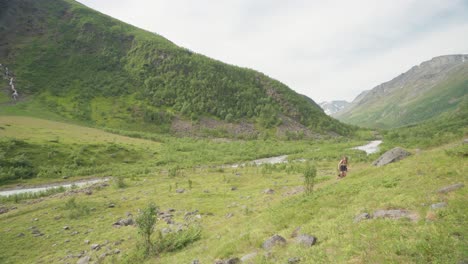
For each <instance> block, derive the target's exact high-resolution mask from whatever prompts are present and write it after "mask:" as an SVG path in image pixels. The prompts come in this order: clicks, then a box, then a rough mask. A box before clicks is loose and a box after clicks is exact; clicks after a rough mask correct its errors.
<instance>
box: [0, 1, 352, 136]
mask: <svg viewBox="0 0 468 264" xmlns="http://www.w3.org/2000/svg"><path fill="white" fill-rule="evenodd" d="M0 35H1V36H2V38H1V40H0V63H3V64H4V65H8V66H9V68H10V70H11V71H12V72H13V74H14V75H15V78H16V79H15V81H16V87H17V89H18V92H19V93H20V99H23V100H24V99H25V98H26V99H28V100H27V101H28V102H29V103H31V102H34V103H35V104H34V105H39V106H41V107H45V108H47V109H48V110H49V111H51V112H53V113H58V114H60V115H61V116H63V117H65V118H67V119H71V120H79V121H85V122H88V123H91V124H95V125H99V126H106V127H113V128H122V129H131V130H145V131H165V132H167V131H169V130H170V129H171V127H172V128H173V127H174V126H173V122H174V120H187V121H199V120H201V119H203V120H205V119H206V118H207V119H209V120H216V121H219V122H221V124H225V123H229V122H235V123H239V122H241V121H242V122H247V123H250V124H254V128H255V129H258V130H265V129H270V128H275V127H281V126H282V125H283V124H284V123H287V124H288V126H289V124H291V122H292V123H294V124H295V126H292V128H291V129H290V130H300V129H302V130H304V131H306V134H307V133H309V134H313V133H316V132H319V133H323V132H336V133H339V134H346V133H349V131H350V128H349V127H348V126H345V125H343V124H341V123H339V122H338V121H336V120H333V119H331V118H329V117H327V116H326V115H325V114H324V113H323V112H322V110H321V109H320V108H319V107H318V106H317V105H316V104H315V102H313V101H312V100H310V99H308V98H305V97H304V96H302V95H299V94H297V93H295V92H294V91H292V90H291V89H289V88H288V87H287V86H285V85H284V84H282V83H280V82H278V81H276V80H273V79H271V78H269V77H267V76H265V75H264V74H262V73H259V72H256V71H254V70H250V69H245V68H240V67H236V66H231V65H227V64H224V63H222V62H219V61H216V60H213V59H210V58H207V57H205V56H203V55H199V54H196V53H193V52H191V51H189V50H187V49H184V48H181V47H178V46H176V45H175V44H173V43H172V42H170V41H169V40H167V39H165V38H163V37H161V36H159V35H157V34H154V33H150V32H146V31H143V30H141V29H138V28H136V27H133V26H130V25H128V24H125V23H122V22H120V21H118V20H115V19H113V18H110V17H108V16H106V15H103V14H100V13H98V12H96V11H93V10H91V9H89V8H87V7H85V6H83V5H81V4H79V3H77V2H74V1H72V0H39V1H37V0H34V1H33V0H18V1H0ZM1 86H4V87H5V90H7V89H6V88H7V83H6V81H5V82H4V83H2V85H1ZM2 98H3V99H2ZM0 99H2V100H3V103H4V104H5V103H7V101H8V98H7V97H6V96H3V97H0ZM23 104H24V103H23ZM27 107H28V106H23V108H27ZM219 127H220V125H218V126H216V127H215V128H219ZM289 127H290V126H289ZM298 128H300V129H298ZM208 129H211V128H210V127H208ZM255 129H254V130H255Z"/></svg>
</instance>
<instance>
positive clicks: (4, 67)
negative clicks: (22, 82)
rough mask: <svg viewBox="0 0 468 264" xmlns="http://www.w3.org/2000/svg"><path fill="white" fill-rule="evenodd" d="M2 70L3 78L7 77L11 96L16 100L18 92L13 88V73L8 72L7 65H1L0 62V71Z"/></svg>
mask: <svg viewBox="0 0 468 264" xmlns="http://www.w3.org/2000/svg"><path fill="white" fill-rule="evenodd" d="M3 69H5V70H4V77H3V78H4V79H7V80H10V83H9V85H10V88H11V92H12V94H11V98H12V99H13V100H14V101H16V100H17V99H18V97H19V94H18V91H17V90H16V88H15V84H14V80H15V78H14V77H13V74H12V73H11V72H10V70H9V69H8V67H6V66H3V64H1V63H0V71H3Z"/></svg>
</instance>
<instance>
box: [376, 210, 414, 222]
mask: <svg viewBox="0 0 468 264" xmlns="http://www.w3.org/2000/svg"><path fill="white" fill-rule="evenodd" d="M373 218H374V219H376V218H385V219H401V218H408V219H410V220H412V221H417V220H418V219H419V217H418V215H417V214H416V213H413V212H410V211H408V210H404V209H394V210H377V211H375V212H374V214H373Z"/></svg>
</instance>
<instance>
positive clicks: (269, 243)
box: [262, 235, 286, 250]
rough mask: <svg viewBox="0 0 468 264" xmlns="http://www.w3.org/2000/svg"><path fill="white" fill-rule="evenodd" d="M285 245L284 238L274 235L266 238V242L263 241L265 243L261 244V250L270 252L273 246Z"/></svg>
mask: <svg viewBox="0 0 468 264" xmlns="http://www.w3.org/2000/svg"><path fill="white" fill-rule="evenodd" d="M285 244H286V239H284V237H282V236H280V235H274V236H272V237H270V238H268V239H267V240H265V242H263V244H262V248H263V249H265V250H270V249H272V248H273V247H275V246H278V245H285Z"/></svg>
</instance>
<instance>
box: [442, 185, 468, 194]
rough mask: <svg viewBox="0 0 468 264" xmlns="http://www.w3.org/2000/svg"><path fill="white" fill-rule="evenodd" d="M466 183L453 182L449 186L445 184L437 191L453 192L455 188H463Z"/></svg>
mask: <svg viewBox="0 0 468 264" xmlns="http://www.w3.org/2000/svg"><path fill="white" fill-rule="evenodd" d="M464 186H465V185H464V184H463V183H456V184H452V185H449V186H445V187H443V188H440V189H439V190H438V191H437V192H438V193H448V192H453V191H455V190H458V189H460V188H463V187H464Z"/></svg>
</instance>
